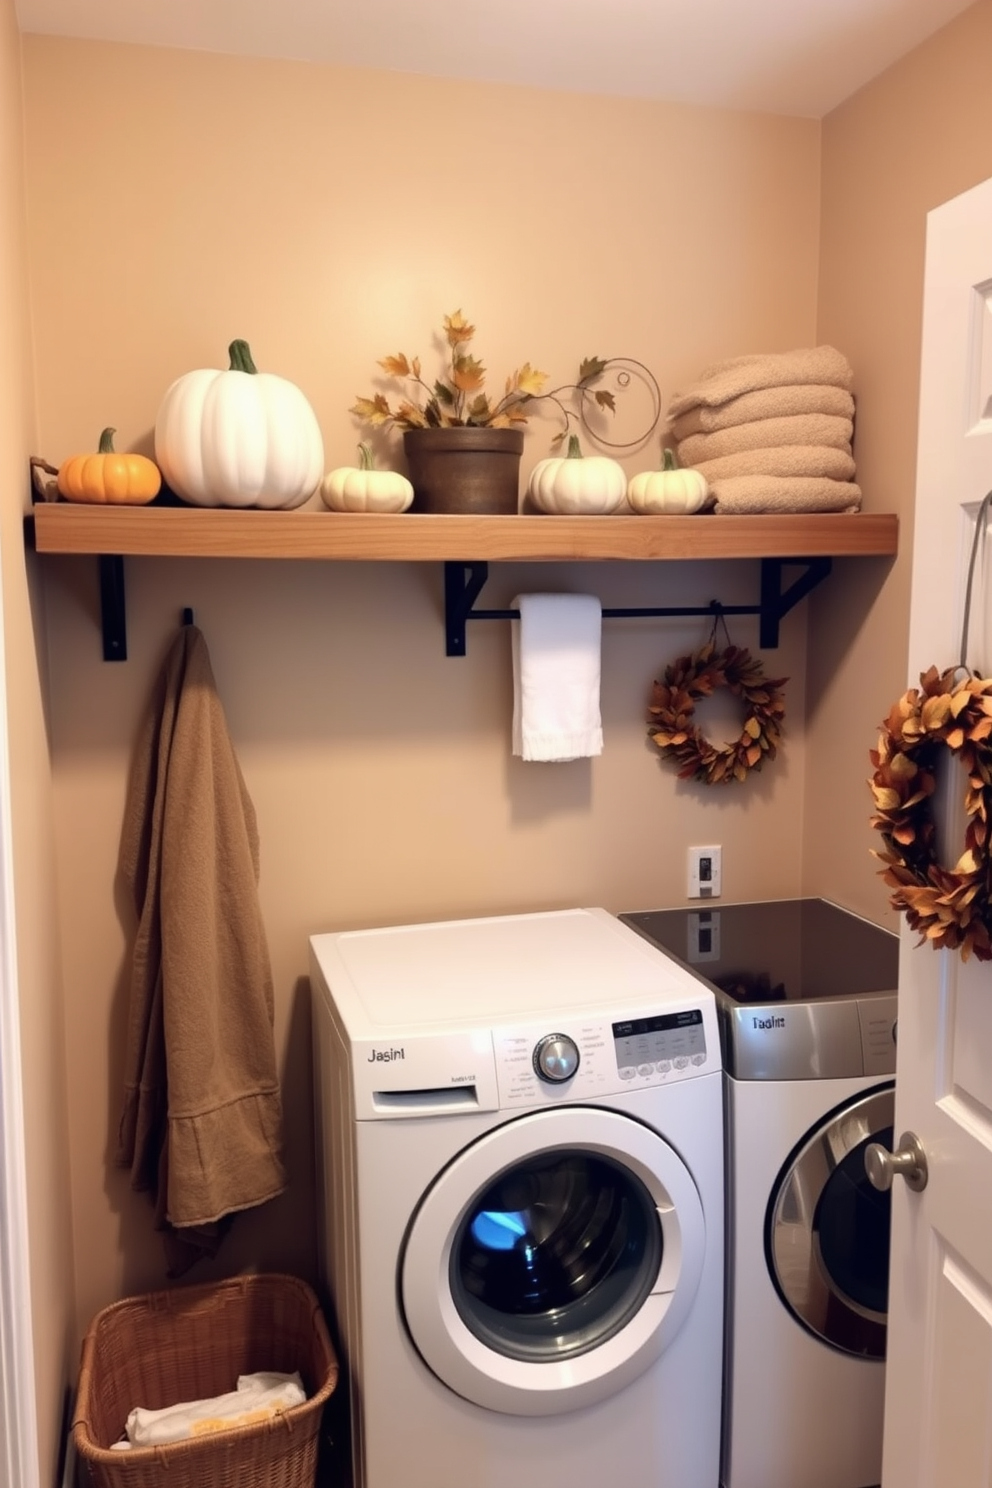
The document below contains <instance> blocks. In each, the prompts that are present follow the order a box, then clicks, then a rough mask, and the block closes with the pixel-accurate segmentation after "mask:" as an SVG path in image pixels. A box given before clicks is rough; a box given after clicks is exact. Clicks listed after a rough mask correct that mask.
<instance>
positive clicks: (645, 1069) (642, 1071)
mask: <svg viewBox="0 0 992 1488" xmlns="http://www.w3.org/2000/svg"><path fill="white" fill-rule="evenodd" d="M653 1069H654V1065H653V1064H639V1065H638V1066H637V1073H638V1074H639V1075H649V1074H650V1073H651V1071H652V1070H653Z"/></svg>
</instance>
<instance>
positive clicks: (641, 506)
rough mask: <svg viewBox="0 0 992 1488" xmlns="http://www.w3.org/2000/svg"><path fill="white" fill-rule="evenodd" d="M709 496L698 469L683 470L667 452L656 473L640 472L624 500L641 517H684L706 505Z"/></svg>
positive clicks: (707, 485)
mask: <svg viewBox="0 0 992 1488" xmlns="http://www.w3.org/2000/svg"><path fill="white" fill-rule="evenodd" d="M709 494H710V488H709V484H708V482H707V480H706V477H705V476H704V475H701V474H700V472H699V471H698V470H689V469H686V470H683V469H682V467H681V466H680V465H679V463H678V461H677V460H676V458H675V454H674V452H673V451H672V450H670V449H666V451H665V455H664V463H663V465H662V468H661V469H660V470H644V471H642V472H641V474H640V475H635V476H633V477H632V479H631V482H630V485H629V486H628V487H627V500H628V502H629V503H630V505H631V506H632V507H633V509H634V511H635V512H637V513H638V515H639V516H642V517H645V516H646V517H659V516H666V515H667V516H688V515H689V514H690V513H691V512H697V511H700V510H701V508H702V507H704V506H705V505H706V500H707V497H708V496H709Z"/></svg>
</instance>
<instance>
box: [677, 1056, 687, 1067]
mask: <svg viewBox="0 0 992 1488" xmlns="http://www.w3.org/2000/svg"><path fill="white" fill-rule="evenodd" d="M688 1064H689V1061H688V1059H686V1057H685V1055H684V1054H680V1055H679V1057H678V1059H676V1060H675V1068H676V1069H686V1068H688Z"/></svg>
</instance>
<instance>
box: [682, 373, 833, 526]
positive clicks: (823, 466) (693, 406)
mask: <svg viewBox="0 0 992 1488" xmlns="http://www.w3.org/2000/svg"><path fill="white" fill-rule="evenodd" d="M852 381H853V376H852V372H851V368H850V365H849V363H848V361H847V359H846V357H844V356H842V354H841V353H840V352H839V351H837V350H835V349H834V347H832V346H813V347H808V348H804V349H802V350H799V351H786V352H769V353H768V354H766V355H763V356H742V357H733V358H732V359H731V360H729V361H725V362H716V363H715V364H714V365H713V366H711V367H707V368H706V369H705V371H704V372H702V374H701V375H700V377H699V380H698V382H696V384H695V385H694V386H693V387H691V388H689V389H688V390H687V391H686V392H684V393H678V394H676V395H675V397H674V398H673V399H672V402H671V405H670V406H669V409H668V421H669V425H670V428H671V433H672V438H673V439H674V441H675V446H676V452H677V455H678V461H679V464H680V465H682V466H685V467H689V466H691V467H692V469H694V470H698V471H700V472H701V473H702V474H703V475H704V476H705V477H706V479H707V481H708V483H709V487H710V492H711V494H712V496H713V498H714V500H715V505H716V510H717V511H718V512H835V511H857V510H858V509H859V508H860V506H861V488H860V486H857V485H855V483H854V456H853V454H852V450H851V440H852V437H853V434H854V397H853V395H852V393H851V384H852Z"/></svg>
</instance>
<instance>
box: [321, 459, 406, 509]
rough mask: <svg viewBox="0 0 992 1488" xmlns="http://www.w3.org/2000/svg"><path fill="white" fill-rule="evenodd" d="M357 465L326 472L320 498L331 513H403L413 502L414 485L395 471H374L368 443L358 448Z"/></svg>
mask: <svg viewBox="0 0 992 1488" xmlns="http://www.w3.org/2000/svg"><path fill="white" fill-rule="evenodd" d="M358 456H359V464H358V465H341V466H339V467H338V469H337V470H330V471H328V473H327V475H325V476H324V479H323V480H322V481H321V483H320V496H321V500H322V501H323V503H324V505H325V506H326V507H327V508H328V509H329V510H330V511H336V512H405V511H406V510H407V508H408V507H409V506H411V505H412V503H413V486H412V485H411V484H410V482H409V481H408V480H407V478H406V476H405V475H400V473H399V471H398V470H376V469H375V467H374V465H373V463H372V451H371V449H370V448H369V446H368V445H367V444H360V445H359V446H358Z"/></svg>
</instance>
